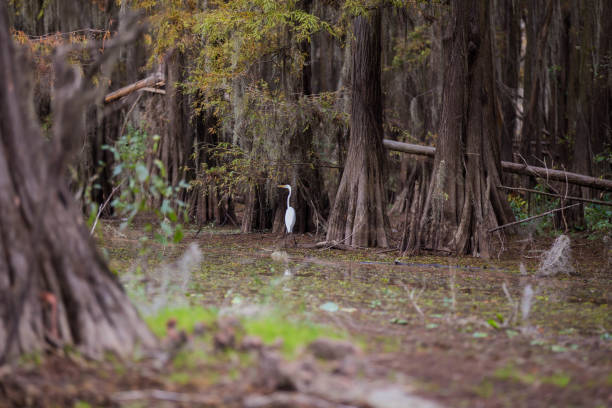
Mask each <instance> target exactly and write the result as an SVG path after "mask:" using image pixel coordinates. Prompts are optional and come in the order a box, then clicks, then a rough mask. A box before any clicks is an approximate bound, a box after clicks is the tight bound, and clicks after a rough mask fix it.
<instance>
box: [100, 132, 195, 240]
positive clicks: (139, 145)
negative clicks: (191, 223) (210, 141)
mask: <svg viewBox="0 0 612 408" xmlns="http://www.w3.org/2000/svg"><path fill="white" fill-rule="evenodd" d="M159 140H160V137H159V136H158V135H154V136H149V135H148V134H147V133H146V132H145V131H144V130H142V129H135V128H133V127H128V131H127V133H126V134H125V135H123V136H121V137H120V138H119V140H117V142H116V143H115V144H114V145H113V146H108V145H105V146H103V148H104V149H106V150H108V151H110V152H111V153H112V154H113V158H114V161H115V164H114V166H113V173H112V175H113V179H114V183H115V187H116V188H119V189H120V194H119V196H118V197H117V198H115V199H114V200H113V201H112V202H111V205H112V207H113V208H114V210H115V212H116V214H117V215H118V216H120V217H122V218H124V222H123V223H122V225H121V227H122V228H125V227H126V226H127V225H129V224H130V223H131V222H132V221H133V220H134V218H135V217H136V216H137V215H138V214H139V213H142V212H153V213H155V215H156V216H157V218H158V220H159V228H158V229H157V230H155V231H153V226H152V225H151V224H148V225H147V226H146V228H145V230H148V231H153V232H154V234H153V235H154V237H155V239H156V240H157V241H158V242H160V243H163V244H166V243H168V242H169V241H173V242H179V241H181V240H182V238H183V227H182V224H181V223H180V220H179V214H180V213H181V212H183V213H184V215H183V219H186V218H187V215H186V205H185V203H184V202H183V201H181V200H180V199H179V193H180V191H181V190H183V189H186V188H189V185H188V184H187V183H185V182H184V181H182V180H181V181H180V182H179V183H178V186H172V185H171V184H169V183H168V181H167V174H166V168H165V166H164V164H163V163H162V162H161V160H158V159H154V160H148V159H150V158H152V157H154V156H155V153H156V152H157V148H158V146H159ZM145 239H146V238H145Z"/></svg>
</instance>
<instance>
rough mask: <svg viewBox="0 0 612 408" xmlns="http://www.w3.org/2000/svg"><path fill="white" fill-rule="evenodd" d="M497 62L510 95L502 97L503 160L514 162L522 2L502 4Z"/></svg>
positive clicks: (510, 0)
mask: <svg viewBox="0 0 612 408" xmlns="http://www.w3.org/2000/svg"><path fill="white" fill-rule="evenodd" d="M497 16H498V32H499V36H500V40H499V41H498V43H497V47H496V48H497V53H498V55H497V61H498V64H499V76H500V79H501V81H502V83H503V84H504V85H505V87H506V88H505V89H506V90H507V93H506V94H504V95H503V96H502V98H501V108H502V119H503V133H502V139H501V158H502V160H505V161H510V162H511V161H513V155H512V142H513V138H514V133H515V130H516V109H515V103H516V100H517V98H516V94H517V93H518V85H519V67H520V48H521V28H520V12H519V5H518V0H500V1H499V3H498V10H497Z"/></svg>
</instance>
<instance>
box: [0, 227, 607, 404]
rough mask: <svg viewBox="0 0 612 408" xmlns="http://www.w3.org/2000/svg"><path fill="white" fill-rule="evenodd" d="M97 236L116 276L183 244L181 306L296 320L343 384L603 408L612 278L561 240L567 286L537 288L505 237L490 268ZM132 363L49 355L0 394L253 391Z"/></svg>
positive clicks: (217, 398) (224, 239) (103, 398)
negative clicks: (187, 264) (325, 339)
mask: <svg viewBox="0 0 612 408" xmlns="http://www.w3.org/2000/svg"><path fill="white" fill-rule="evenodd" d="M103 231H104V233H103V235H101V236H100V237H99V238H100V246H101V248H102V249H103V251H104V252H105V253H106V254H107V256H108V257H109V259H110V265H111V268H112V269H113V270H115V271H117V273H118V274H119V275H120V276H121V275H122V273H123V272H124V271H126V270H134V265H135V264H136V263H139V264H140V265H141V267H142V268H141V269H143V270H145V271H146V269H147V268H151V269H152V268H155V267H156V266H157V265H159V264H162V263H163V264H172V262H173V261H175V260H176V259H177V258H178V257H179V256H180V255H181V254H182V253H183V252H184V251H185V249H186V248H187V247H188V246H189V245H190V244H192V243H195V244H196V245H197V246H198V248H200V249H201V251H202V254H203V261H202V263H201V265H200V266H199V267H198V268H197V269H196V270H195V271H193V272H192V273H191V276H190V277H189V283H188V285H187V286H186V288H187V289H186V290H185V293H183V295H184V296H185V299H186V301H187V303H188V304H189V305H194V306H203V307H206V308H215V309H216V310H229V311H231V310H234V311H236V312H237V313H238V314H240V313H243V312H244V311H245V310H246V309H248V308H249V307H250V308H251V309H250V310H256V311H257V310H263V309H271V308H274V309H281V310H282V311H283V313H284V314H285V315H286V316H289V318H290V319H295V320H296V321H301V320H308V321H314V322H317V323H321V324H325V325H329V326H331V327H332V328H334V330H337V331H339V332H342V333H344V334H345V337H347V338H348V339H350V340H351V341H352V342H354V343H355V344H357V345H358V346H359V348H360V349H361V350H362V351H361V353H360V357H359V360H360V364H361V365H360V366H359V367H361V368H359V369H358V370H356V371H355V370H354V372H350V373H349V374H348V375H349V376H351V377H353V380H355V381H356V379H359V381H369V382H381V381H383V382H385V383H387V384H400V385H401V386H402V387H404V389H410V392H411V393H414V394H415V395H418V396H421V397H424V398H426V399H427V400H429V401H435V402H437V403H439V404H441V405H442V406H448V407H451V406H452V407H481V406H482V407H553V406H558V407H606V406H612V313H611V306H610V303H611V301H612V292H611V291H610V289H611V288H612V266H611V264H610V253H609V251H610V249H609V248H608V247H606V246H605V245H604V243H603V242H602V240H601V239H589V238H587V237H586V236H572V253H573V261H572V262H573V264H574V268H575V270H576V272H577V273H576V274H575V275H558V276H553V277H546V278H542V277H537V276H536V271H537V267H538V262H539V256H540V254H541V253H542V252H543V251H544V250H546V249H548V248H550V246H551V244H552V242H553V238H552V237H541V238H537V239H536V240H535V241H525V240H522V239H521V238H520V237H515V238H512V237H509V238H508V241H507V242H505V243H504V251H503V252H501V253H500V254H499V257H498V258H496V259H494V260H483V259H480V258H473V257H464V258H451V257H443V256H430V255H427V254H426V255H422V256H418V257H400V256H399V254H398V253H397V251H381V250H376V249H369V250H355V251H342V250H336V249H311V248H306V247H307V246H312V244H313V243H314V242H316V241H317V240H316V238H315V237H312V236H308V235H304V236H298V237H296V238H297V242H298V246H297V247H292V248H283V247H282V246H283V242H284V240H283V239H282V238H279V237H278V236H276V235H272V234H265V233H258V234H248V235H242V234H237V233H236V232H235V231H233V230H229V229H204V230H202V231H201V232H200V233H199V234H198V235H197V237H196V236H195V233H196V231H197V230H193V231H188V233H187V234H186V237H187V238H186V239H185V241H184V242H183V243H181V244H180V245H173V246H166V247H161V246H156V245H155V244H153V248H154V249H153V250H152V251H149V252H148V253H147V254H146V255H145V256H143V255H142V254H140V253H139V248H140V247H139V244H138V239H139V238H140V237H141V236H142V232H140V231H138V230H133V231H128V232H121V233H120V232H118V231H117V229H116V226H114V225H113V223H106V224H105V226H104V230H103ZM521 263H522V264H523V265H524V268H521V266H520V265H521ZM525 272H526V273H525ZM145 275H146V273H145ZM143 280H145V279H143ZM527 287H530V288H531V289H532V291H533V295H532V296H529V290H528V289H526V288H527ZM523 299H524V300H523ZM242 316H246V317H245V318H246V319H248V318H249V317H248V316H249V314H248V313H243V314H242ZM190 336H191V334H190ZM190 338H191V337H190ZM201 341H202V342H203V343H204V342H207V344H208V343H210V339H209V338H203V339H202V340H201ZM206 347H208V346H202V348H200V351H202V350H206ZM186 350H187V351H185V350H181V351H180V352H181V353H187V354H186V355H187V356H190V355H191V354H189V353H191V352H193V343H190V346H189V347H187V349H186ZM294 358H297V359H298V360H299V359H300V358H304V357H303V355H301V354H298V356H297V357H294ZM186 359H187V360H190V359H191V357H186ZM196 360H197V359H194V361H196ZM144 361H146V362H140V363H130V364H126V363H125V362H121V363H119V362H112V361H111V362H109V361H104V362H95V363H94V362H88V361H81V360H79V361H78V362H75V361H74V358H73V357H71V358H66V357H65V355H64V354H62V356H57V355H55V356H53V357H50V358H46V359H43V360H42V361H37V362H35V363H33V362H32V361H26V362H24V363H23V364H22V365H21V366H19V367H18V368H12V372H11V373H10V374H11V377H13V378H19V379H21V380H20V381H18V383H19V384H20V385H19V384H12V386H7V382H6V378H7V375H6V373H5V374H4V376H2V373H0V385H1V384H2V382H4V387H5V394H7V393H8V392H9V391H10V390H11V389H20V390H22V391H23V384H26V383H31V384H32V386H33V387H34V388H36V389H38V390H39V392H43V393H46V394H47V395H48V398H49V399H48V401H50V402H53V403H54V404H55V405H56V406H71V404H72V405H74V404H75V403H77V402H78V401H83V404H85V403H87V404H90V405H81V406H83V407H84V406H98V405H100V406H106V405H124V406H126V405H129V404H133V405H129V406H151V404H152V403H151V399H150V398H149V399H146V398H144V397H143V398H144V399H143V400H140V401H139V400H134V401H131V402H130V403H129V404H127V403H125V402H118V401H119V400H117V399H116V398H115V399H113V398H112V396H113V395H117V393H118V392H124V391H127V390H143V389H159V390H167V391H172V392H183V393H194V392H197V393H199V394H202V395H208V396H214V398H213V400H210V401H208V402H206V401H205V402H202V401H199V402H197V401H196V402H197V403H196V402H194V401H191V403H185V402H180V401H165V402H163V403H162V402H160V401H157V402H156V404H162V405H160V406H166V405H168V406H176V405H182V406H192V405H193V406H195V405H202V406H240V404H241V403H240V402H238V400H236V399H234V400H232V398H229V397H231V396H234V397H236V395H237V394H239V393H238V392H237V390H241V391H240V393H243V394H248V393H253V392H260V391H262V390H261V389H259V388H258V387H259V386H258V385H257V383H256V382H253V377H249V376H248V375H246V374H245V373H246V372H247V371H249V370H248V369H247V368H245V367H249V366H250V364H251V363H252V361H253V358H252V357H244V356H242V357H241V356H240V355H234V356H232V355H230V356H229V357H228V355H227V354H224V355H223V357H222V358H214V359H213V358H202V359H201V360H197V361H199V363H198V364H194V365H191V366H189V365H188V366H189V367H188V369H185V367H184V366H181V367H179V366H177V364H176V359H175V360H173V361H174V364H169V365H168V364H166V365H162V366H159V364H158V363H155V362H151V361H158V360H155V359H153V360H151V359H148V360H147V359H144ZM245 361H247V362H246V363H245ZM324 369H325V368H323V370H324ZM330 369H331V368H330ZM349 371H350V370H349ZM53 373H60V375H56V374H53ZM20 387H21V388H20ZM7 390H9V391H7ZM0 391H1V388H0ZM266 392H270V390H267V391H266ZM331 392H333V390H332V391H331ZM0 395H2V393H1V392H0ZM185 395H186V394H185ZM211 398H212V397H211ZM224 398H225V399H224ZM13 401H15V400H13ZM33 401H41V400H40V399H38V400H33ZM147 401H148V402H147ZM240 401H243V400H240ZM25 402H28V401H25ZM138 404H141V405H138ZM164 404H165V405H164ZM207 404H208V405H207ZM312 404H314V402H312ZM153 405H155V404H153ZM0 406H2V404H1V403H0ZM48 406H53V405H52V404H51V405H48ZM270 406H273V405H270ZM279 406H282V405H279ZM286 406H291V405H286ZM303 406H315V405H303ZM333 406H335V405H333ZM338 406H339V405H338ZM364 406H366V405H364ZM370 406H373V405H370ZM389 406H392V405H389Z"/></svg>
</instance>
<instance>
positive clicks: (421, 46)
mask: <svg viewBox="0 0 612 408" xmlns="http://www.w3.org/2000/svg"><path fill="white" fill-rule="evenodd" d="M429 28H430V26H429V25H420V26H416V27H415V28H414V30H413V31H411V32H409V33H408V35H407V36H405V37H399V38H397V40H396V41H397V43H396V45H395V56H394V57H393V63H392V65H393V67H394V68H408V69H414V67H416V66H420V65H422V64H425V63H426V62H427V61H428V59H429V54H431V38H430V37H431V36H430V35H429V33H428V30H429Z"/></svg>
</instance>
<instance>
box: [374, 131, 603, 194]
mask: <svg viewBox="0 0 612 408" xmlns="http://www.w3.org/2000/svg"><path fill="white" fill-rule="evenodd" d="M383 145H384V146H385V147H386V148H387V149H389V150H395V151H398V152H404V153H410V154H416V155H420V156H428V157H434V156H435V154H436V148H435V147H430V146H419V145H415V144H410V143H402V142H396V141H394V140H389V139H383ZM501 167H502V170H503V171H505V172H508V173H514V174H522V175H526V176H536V177H540V178H543V179H547V180H556V181H563V182H567V183H569V184H575V185H578V186H584V187H591V188H597V189H600V190H605V191H612V180H606V179H599V178H596V177H590V176H585V175H583V174H578V173H571V172H569V171H562V170H552V169H547V168H544V167H536V166H529V165H526V164H520V163H512V162H507V161H502V162H501Z"/></svg>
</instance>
